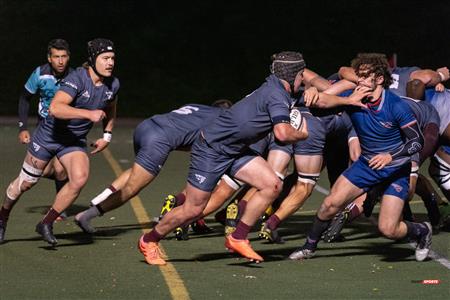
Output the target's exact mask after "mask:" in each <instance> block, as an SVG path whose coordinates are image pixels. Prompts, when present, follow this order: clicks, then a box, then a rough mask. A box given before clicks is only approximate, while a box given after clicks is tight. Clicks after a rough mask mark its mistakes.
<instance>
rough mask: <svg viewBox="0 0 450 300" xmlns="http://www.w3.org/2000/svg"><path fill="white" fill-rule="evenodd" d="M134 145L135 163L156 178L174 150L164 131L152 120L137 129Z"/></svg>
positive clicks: (141, 124)
mask: <svg viewBox="0 0 450 300" xmlns="http://www.w3.org/2000/svg"><path fill="white" fill-rule="evenodd" d="M133 144H134V154H135V156H136V158H135V163H137V164H138V165H140V166H141V167H143V168H144V169H145V170H146V171H147V172H149V173H151V174H152V175H154V176H157V175H158V174H159V172H160V171H161V168H162V166H163V165H164V163H165V162H166V160H167V157H168V156H169V154H170V152H171V151H172V150H173V145H172V144H171V143H170V142H169V140H168V139H167V135H166V133H165V132H164V130H163V129H162V128H161V127H160V126H159V125H158V124H156V123H155V122H153V121H151V120H146V121H145V122H142V123H140V124H139V125H138V126H137V127H136V129H135V130H134V135H133Z"/></svg>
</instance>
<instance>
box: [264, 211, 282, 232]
mask: <svg viewBox="0 0 450 300" xmlns="http://www.w3.org/2000/svg"><path fill="white" fill-rule="evenodd" d="M280 222H281V220H280V218H278V216H277V215H276V214H273V215H271V216H270V217H269V220H267V222H266V224H267V227H268V228H269V229H270V230H275V229H277V228H278V225H280Z"/></svg>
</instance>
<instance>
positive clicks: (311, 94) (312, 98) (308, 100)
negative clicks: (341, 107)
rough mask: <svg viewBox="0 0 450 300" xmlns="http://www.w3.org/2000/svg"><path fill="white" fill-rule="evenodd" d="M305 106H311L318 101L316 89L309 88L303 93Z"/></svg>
mask: <svg viewBox="0 0 450 300" xmlns="http://www.w3.org/2000/svg"><path fill="white" fill-rule="evenodd" d="M303 97H304V101H305V105H306V106H313V105H315V104H316V103H317V101H318V100H319V90H317V88H316V87H313V86H312V87H310V88H309V89H307V90H306V91H305V92H304V93H303Z"/></svg>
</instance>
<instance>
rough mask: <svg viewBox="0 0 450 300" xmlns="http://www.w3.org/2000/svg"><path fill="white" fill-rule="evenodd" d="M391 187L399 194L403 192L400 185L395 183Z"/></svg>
mask: <svg viewBox="0 0 450 300" xmlns="http://www.w3.org/2000/svg"><path fill="white" fill-rule="evenodd" d="M391 185H392V187H393V188H394V190H395V191H396V192H397V193H400V192H401V191H402V190H403V187H402V186H401V185H399V184H396V183H393V184H391Z"/></svg>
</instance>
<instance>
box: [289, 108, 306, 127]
mask: <svg viewBox="0 0 450 300" xmlns="http://www.w3.org/2000/svg"><path fill="white" fill-rule="evenodd" d="M290 118H291V126H292V127H294V128H295V129H297V130H300V129H301V128H302V125H303V117H302V114H301V113H300V111H299V110H298V109H296V108H293V109H292V110H291V113H290Z"/></svg>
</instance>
